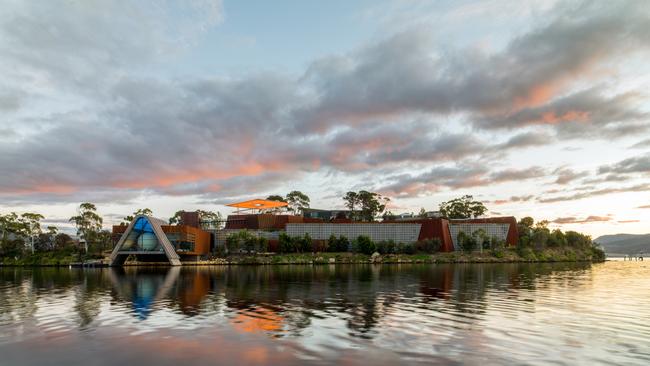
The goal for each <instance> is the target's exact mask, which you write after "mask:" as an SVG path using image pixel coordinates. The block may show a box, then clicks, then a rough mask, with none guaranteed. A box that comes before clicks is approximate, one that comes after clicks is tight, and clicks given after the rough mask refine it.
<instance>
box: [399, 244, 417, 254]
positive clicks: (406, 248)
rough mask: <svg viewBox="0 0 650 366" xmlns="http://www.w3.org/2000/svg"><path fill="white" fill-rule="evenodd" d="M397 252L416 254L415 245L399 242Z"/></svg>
mask: <svg viewBox="0 0 650 366" xmlns="http://www.w3.org/2000/svg"><path fill="white" fill-rule="evenodd" d="M397 253H399V254H415V246H414V245H413V243H399V244H397Z"/></svg>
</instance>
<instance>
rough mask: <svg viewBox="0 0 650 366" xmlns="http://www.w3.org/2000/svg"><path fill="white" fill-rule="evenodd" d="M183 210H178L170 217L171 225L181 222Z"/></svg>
mask: <svg viewBox="0 0 650 366" xmlns="http://www.w3.org/2000/svg"><path fill="white" fill-rule="evenodd" d="M183 212H185V211H183V210H179V211H176V212H175V213H174V215H173V216H172V217H170V218H169V225H178V224H180V223H181V215H182V214H183Z"/></svg>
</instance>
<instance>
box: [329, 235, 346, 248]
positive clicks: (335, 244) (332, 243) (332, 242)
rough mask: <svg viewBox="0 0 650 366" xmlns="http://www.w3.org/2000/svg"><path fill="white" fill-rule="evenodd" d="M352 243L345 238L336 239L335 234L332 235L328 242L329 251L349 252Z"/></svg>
mask: <svg viewBox="0 0 650 366" xmlns="http://www.w3.org/2000/svg"><path fill="white" fill-rule="evenodd" d="M349 246H350V241H349V240H348V238H346V237H345V236H340V237H338V238H337V237H336V236H335V235H334V234H332V235H330V237H329V239H328V240H327V251H329V252H347V251H348V250H349Z"/></svg>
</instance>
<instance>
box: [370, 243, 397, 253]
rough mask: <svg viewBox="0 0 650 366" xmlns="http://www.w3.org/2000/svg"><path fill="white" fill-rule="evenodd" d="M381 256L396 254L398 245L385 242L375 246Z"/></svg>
mask: <svg viewBox="0 0 650 366" xmlns="http://www.w3.org/2000/svg"><path fill="white" fill-rule="evenodd" d="M375 245H376V247H377V251H378V252H379V254H395V249H396V245H395V242H394V241H392V240H388V241H386V240H383V241H380V242H378V243H376V244H375Z"/></svg>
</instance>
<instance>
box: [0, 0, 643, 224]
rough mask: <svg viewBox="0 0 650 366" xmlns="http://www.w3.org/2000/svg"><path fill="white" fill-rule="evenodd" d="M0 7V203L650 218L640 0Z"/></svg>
mask: <svg viewBox="0 0 650 366" xmlns="http://www.w3.org/2000/svg"><path fill="white" fill-rule="evenodd" d="M0 3H2V5H1V6H2V11H0V80H1V82H0V116H1V119H0V170H1V171H2V174H0V213H2V214H6V213H9V212H10V211H16V212H25V211H35V212H39V213H41V214H43V215H45V216H46V217H47V220H46V222H47V223H54V224H56V225H61V226H65V225H66V224H65V223H66V222H67V219H68V218H69V217H70V216H72V215H73V214H75V212H76V207H77V206H78V205H79V203H80V202H85V201H89V202H93V203H95V204H97V206H98V209H99V212H100V213H101V214H102V215H103V216H104V219H105V224H106V225H107V226H108V225H110V224H112V223H118V222H119V220H120V218H121V217H123V216H125V215H127V214H130V213H131V212H133V211H134V210H135V209H137V208H143V207H149V208H151V209H153V211H154V216H157V217H161V218H167V217H169V216H170V215H172V214H173V213H174V212H175V211H176V210H180V209H185V210H192V209H197V208H201V209H208V210H214V211H220V212H221V213H223V214H227V213H228V212H229V210H228V209H226V207H224V206H223V204H224V203H229V202H235V201H238V200H246V199H252V198H264V197H266V196H267V195H269V194H283V195H284V194H286V193H287V192H289V191H291V190H300V191H303V192H305V193H307V194H308V195H309V196H310V197H311V201H312V207H317V208H334V207H337V208H340V207H342V205H343V202H342V200H341V198H340V197H341V196H342V195H343V194H344V193H345V192H346V191H349V190H360V189H366V190H372V191H376V192H380V193H382V194H384V195H387V196H389V197H391V199H392V203H391V208H390V210H391V211H392V212H394V213H402V212H411V211H414V212H417V211H419V209H420V207H424V208H425V209H427V210H435V209H437V208H438V205H439V204H440V203H441V202H443V201H446V200H449V199H451V198H454V197H458V196H461V195H464V194H473V195H474V197H475V198H477V199H480V200H482V201H484V202H485V204H486V206H487V207H488V208H489V209H490V215H493V216H494V215H514V216H516V217H518V218H520V217H522V216H532V217H534V218H535V219H537V220H541V219H548V220H550V221H552V222H553V223H554V224H553V226H554V227H562V228H563V229H566V230H578V231H584V232H587V233H589V234H592V235H594V236H598V235H602V234H611V233H620V232H627V233H648V232H650V62H648V60H649V59H650V58H649V57H650V2H648V1H589V2H577V1H535V2H532V1H531V2H530V3H526V2H524V1H521V0H503V1H481V2H471V1H417V0H408V1H407V0H402V1H375V0H372V1H371V0H365V1H349V0H341V1H320V2H317V1H304V0H295V1H242V0H237V1H223V2H219V1H207V0H205V1H195V2H186V1H183V2H181V1H179V2H175V1H163V2H157V1H100V0H84V1H73V0H67V1H55V0H53V1H24V0H15V1H14V0H0Z"/></svg>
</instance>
